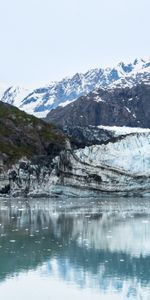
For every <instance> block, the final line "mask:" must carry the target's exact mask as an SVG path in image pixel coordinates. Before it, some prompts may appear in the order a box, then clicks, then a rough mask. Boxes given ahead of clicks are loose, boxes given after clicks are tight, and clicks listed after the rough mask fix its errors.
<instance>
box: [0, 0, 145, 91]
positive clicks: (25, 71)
mask: <svg viewBox="0 0 150 300" xmlns="http://www.w3.org/2000/svg"><path fill="white" fill-rule="evenodd" d="M149 13H150V1H149V0H0V82H7V83H9V82H11V83H15V84H16V83H18V84H22V85H32V84H36V85H38V84H42V83H48V82H49V81H51V80H59V79H61V78H62V77H64V76H68V75H73V74H74V73H76V72H84V71H87V70H88V69H89V68H95V67H104V66H109V65H111V66H112V65H115V64H116V63H117V62H119V61H121V60H124V61H127V62H128V61H130V60H131V61H132V60H133V59H134V58H136V57H138V58H139V57H148V56H150V35H149V30H150V17H149Z"/></svg>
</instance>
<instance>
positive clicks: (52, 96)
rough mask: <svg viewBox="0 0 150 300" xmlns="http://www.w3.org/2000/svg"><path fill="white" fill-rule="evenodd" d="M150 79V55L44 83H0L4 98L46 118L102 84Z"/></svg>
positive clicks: (111, 85) (123, 84)
mask: <svg viewBox="0 0 150 300" xmlns="http://www.w3.org/2000/svg"><path fill="white" fill-rule="evenodd" d="M149 80H150V59H135V60H134V62H133V63H129V64H125V63H123V62H120V63H119V64H118V65H117V66H115V67H112V68H105V69H102V68H97V69H92V70H89V71H87V72H86V73H84V74H82V73H76V74H75V75H74V76H73V77H70V78H64V79H62V80H61V81H59V82H50V83H49V84H47V85H45V86H43V87H37V88H36V89H26V88H23V87H20V86H9V85H6V84H2V83H1V84H0V100H1V101H3V102H6V103H9V104H12V105H14V106H16V107H18V108H20V109H21V110H24V111H26V112H27V113H29V114H33V115H35V116H37V117H40V118H44V117H46V115H47V114H48V113H49V112H50V111H51V110H52V109H55V108H57V107H59V106H61V107H65V106H66V105H68V104H69V103H71V102H74V101H75V100H77V99H78V98H79V97H81V96H84V95H87V94H88V93H90V92H92V91H94V90H96V89H99V88H107V89H108V88H110V89H114V88H117V87H128V88H132V87H133V86H135V85H136V84H139V83H140V82H148V81H149Z"/></svg>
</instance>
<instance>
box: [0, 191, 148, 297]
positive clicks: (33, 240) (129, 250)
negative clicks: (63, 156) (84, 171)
mask: <svg viewBox="0 0 150 300" xmlns="http://www.w3.org/2000/svg"><path fill="white" fill-rule="evenodd" d="M0 299H2V300H20V299H21V300H27V299H29V300H30V299H32V300H60V299H61V300H62V299H64V300H68V299H71V300H76V299H79V300H81V299H82V300H91V299H92V300H97V299H101V300H125V299H130V300H131V299H132V300H135V299H136V300H149V299H150V199H149V198H111V197H109V198H106V197H105V198H102V199H94V198H93V199H60V200H58V199H29V200H28V201H27V200H25V199H18V200H16V199H0Z"/></svg>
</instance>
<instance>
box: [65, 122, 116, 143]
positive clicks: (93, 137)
mask: <svg viewBox="0 0 150 300" xmlns="http://www.w3.org/2000/svg"><path fill="white" fill-rule="evenodd" d="M64 133H65V134H66V135H68V136H69V137H70V142H71V145H72V148H83V147H85V146H91V145H100V144H102V143H105V142H107V141H109V140H112V139H113V138H114V132H112V131H108V130H104V129H101V128H98V127H96V126H85V127H81V126H73V127H67V126H66V127H65V128H64Z"/></svg>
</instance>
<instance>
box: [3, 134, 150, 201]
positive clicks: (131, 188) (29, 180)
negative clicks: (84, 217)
mask: <svg viewBox="0 0 150 300" xmlns="http://www.w3.org/2000/svg"><path fill="white" fill-rule="evenodd" d="M131 131H132V130H131ZM7 189H8V192H10V193H11V194H13V195H20V194H21V195H22V194H25V195H38V194H39V195H50V194H61V193H65V194H67V195H72V196H86V197H87V196H90V195H91V194H92V193H95V192H96V193H97V192H106V193H123V194H125V195H133V194H137V193H138V194H139V193H140V192H141V193H142V194H143V193H149V192H150V130H149V131H148V130H147V131H145V130H143V132H142V131H141V130H139V131H137V132H134V133H128V134H126V133H125V134H121V135H119V136H116V137H113V138H112V139H111V138H110V140H108V141H106V142H105V143H103V144H101V145H92V146H89V147H85V148H83V149H78V150H72V149H71V148H70V146H69V144H68V145H67V147H66V149H65V150H63V151H62V152H61V153H60V155H59V156H57V157H55V159H54V160H53V165H49V166H44V165H43V166H42V165H40V166H39V165H38V163H37V165H33V164H31V162H30V161H24V162H19V163H18V164H16V165H15V166H12V168H11V170H8V171H7V172H6V171H4V172H3V173H1V178H0V191H1V192H3V193H4V192H5V191H7Z"/></svg>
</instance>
